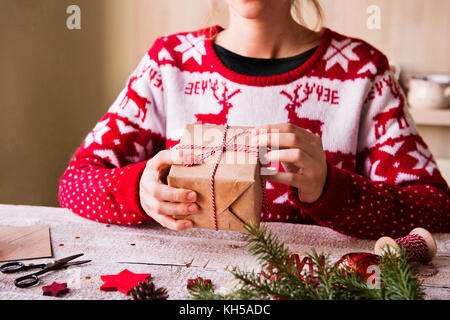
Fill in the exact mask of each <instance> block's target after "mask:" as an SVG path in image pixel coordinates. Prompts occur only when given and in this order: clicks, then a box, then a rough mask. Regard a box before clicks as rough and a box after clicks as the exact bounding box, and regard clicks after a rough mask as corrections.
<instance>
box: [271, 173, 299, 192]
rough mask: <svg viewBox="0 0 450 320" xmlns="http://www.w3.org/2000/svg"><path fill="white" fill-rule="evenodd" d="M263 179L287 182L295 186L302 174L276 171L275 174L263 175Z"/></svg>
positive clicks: (297, 184)
mask: <svg viewBox="0 0 450 320" xmlns="http://www.w3.org/2000/svg"><path fill="white" fill-rule="evenodd" d="M264 179H266V180H269V181H273V182H278V183H282V184H287V185H290V186H293V187H297V188H298V187H299V185H300V184H301V182H302V176H300V175H297V174H295V173H291V172H278V173H276V174H271V175H265V176H264Z"/></svg>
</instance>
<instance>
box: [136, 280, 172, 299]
mask: <svg viewBox="0 0 450 320" xmlns="http://www.w3.org/2000/svg"><path fill="white" fill-rule="evenodd" d="M130 294H131V296H132V297H133V299H134V300H167V298H168V297H169V294H168V293H167V289H166V288H164V287H162V288H158V289H156V287H155V284H154V283H153V282H152V281H149V282H147V281H144V282H139V284H138V285H137V286H136V287H134V288H133V290H131V291H130Z"/></svg>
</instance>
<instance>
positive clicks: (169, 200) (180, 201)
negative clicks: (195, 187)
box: [139, 150, 198, 231]
mask: <svg viewBox="0 0 450 320" xmlns="http://www.w3.org/2000/svg"><path fill="white" fill-rule="evenodd" d="M191 162H192V156H191V152H190V151H184V152H183V150H162V151H160V152H158V153H157V154H156V155H155V156H154V157H153V158H152V159H150V160H149V161H148V162H147V165H146V167H145V170H144V172H143V174H142V176H141V180H140V183H139V197H140V202H141V206H142V208H143V209H144V211H145V212H146V213H147V214H148V215H149V216H150V217H151V218H153V219H154V220H155V221H157V222H158V223H159V224H161V225H162V226H164V227H166V228H168V229H171V230H177V231H179V230H186V229H190V228H192V226H193V225H192V221H190V220H176V219H174V218H172V217H171V216H178V215H191V214H195V213H197V212H198V206H197V204H195V203H194V202H195V201H196V200H197V194H196V193H195V192H194V191H192V190H187V189H178V188H173V187H170V186H168V185H167V183H166V179H167V174H168V173H169V169H170V166H171V165H173V164H185V163H191Z"/></svg>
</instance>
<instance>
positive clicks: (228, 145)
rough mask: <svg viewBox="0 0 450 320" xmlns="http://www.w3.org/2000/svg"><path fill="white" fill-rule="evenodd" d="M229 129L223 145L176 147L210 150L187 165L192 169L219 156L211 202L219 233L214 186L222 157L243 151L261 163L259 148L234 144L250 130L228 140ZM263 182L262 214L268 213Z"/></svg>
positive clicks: (212, 174)
mask: <svg viewBox="0 0 450 320" xmlns="http://www.w3.org/2000/svg"><path fill="white" fill-rule="evenodd" d="M228 129H229V126H228V125H227V126H225V131H224V133H223V137H222V143H221V144H220V145H216V146H202V145H192V144H191V145H186V144H185V145H179V146H177V147H176V149H189V150H208V151H207V152H204V153H202V154H199V155H195V156H194V159H193V162H192V163H188V164H185V165H184V166H185V167H190V166H194V165H197V164H201V163H202V162H203V161H204V160H205V159H207V158H209V157H211V156H214V155H215V154H216V153H217V154H218V157H217V160H216V162H215V163H214V168H213V171H212V173H211V179H210V181H211V202H212V209H213V219H214V229H215V230H216V231H218V230H219V229H218V226H217V207H216V196H215V185H214V180H215V176H216V172H217V168H218V167H219V163H220V161H221V159H222V155H223V153H224V152H225V151H241V152H246V153H248V154H251V155H253V156H255V157H256V158H257V159H258V161H259V147H257V146H250V145H243V144H236V143H232V142H233V141H234V140H235V139H236V138H237V137H239V136H241V135H244V134H249V133H250V130H249V129H247V130H244V131H242V132H239V133H237V134H235V135H233V136H232V137H230V138H229V139H228V140H227V133H228ZM260 180H261V188H262V197H263V199H262V212H264V213H265V212H266V209H267V206H266V192H265V185H266V184H265V181H264V179H263V178H262V176H261V178H260Z"/></svg>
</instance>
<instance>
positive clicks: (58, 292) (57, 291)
mask: <svg viewBox="0 0 450 320" xmlns="http://www.w3.org/2000/svg"><path fill="white" fill-rule="evenodd" d="M67 292H69V288H67V283H57V282H53V283H52V284H51V285H49V286H44V287H42V294H43V295H44V296H53V297H60V296H63V295H65V294H66V293H67Z"/></svg>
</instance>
